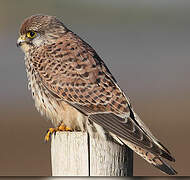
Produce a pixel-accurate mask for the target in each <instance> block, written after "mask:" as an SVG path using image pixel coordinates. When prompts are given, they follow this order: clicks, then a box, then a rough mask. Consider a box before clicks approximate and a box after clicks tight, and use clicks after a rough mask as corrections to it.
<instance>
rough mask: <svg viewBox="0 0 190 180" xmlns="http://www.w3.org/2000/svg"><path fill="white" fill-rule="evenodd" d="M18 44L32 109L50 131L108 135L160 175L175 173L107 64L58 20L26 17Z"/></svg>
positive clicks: (43, 16) (166, 155)
mask: <svg viewBox="0 0 190 180" xmlns="http://www.w3.org/2000/svg"><path fill="white" fill-rule="evenodd" d="M28 34H30V36H28ZM31 36H34V37H31ZM17 44H18V46H20V47H21V48H22V50H23V51H24V53H25V62H26V70H27V76H28V80H29V88H30V89H31V91H32V96H33V99H34V101H35V105H36V107H37V109H38V111H40V112H41V114H42V115H45V116H46V117H47V118H49V119H50V120H51V121H52V123H53V124H54V126H59V125H61V124H64V125H66V126H67V127H69V128H70V129H72V130H80V131H86V130H87V131H88V132H89V133H90V135H92V136H94V134H95V135H98V136H101V137H103V138H106V137H107V136H110V135H111V136H112V137H113V138H114V139H115V140H117V141H118V142H119V143H121V144H126V145H127V146H129V147H130V148H131V149H132V150H134V151H135V152H136V153H137V154H139V155H140V156H142V157H143V158H144V159H145V160H147V161H148V162H149V163H151V164H153V165H154V166H156V167H157V168H159V169H161V170H162V171H163V172H165V173H167V174H171V175H173V174H176V171H175V170H174V169H173V168H172V167H170V166H169V165H167V164H166V163H165V162H164V161H163V160H162V158H165V159H167V160H170V161H174V158H173V157H172V155H171V154H170V152H169V151H168V150H167V149H166V148H165V147H164V146H163V145H162V144H161V143H160V142H159V141H158V140H157V139H156V138H155V137H154V136H153V135H152V133H151V132H150V130H149V129H148V128H147V127H146V126H145V124H144V123H143V122H142V121H141V120H140V118H139V117H138V116H137V114H136V113H135V112H134V110H133V108H132V106H131V104H130V101H129V99H128V98H127V96H126V95H125V94H124V93H123V91H122V90H121V89H120V87H119V86H118V84H117V82H116V80H115V78H114V77H113V76H112V74H111V73H110V71H109V70H108V68H107V66H106V65H105V63H104V62H103V61H102V60H101V58H100V57H99V56H98V54H97V53H96V52H95V51H94V49H93V48H92V47H91V46H90V45H88V44H87V43H86V42H84V41H83V40H82V39H81V38H80V37H79V36H77V35H76V34H74V33H73V32H72V31H70V30H69V29H67V28H66V27H65V25H64V24H63V23H62V22H61V21H59V20H58V19H57V18H55V17H53V16H46V15H34V16H32V17H29V18H27V19H26V20H25V21H24V22H23V24H22V25H21V29H20V38H19V39H18V42H17Z"/></svg>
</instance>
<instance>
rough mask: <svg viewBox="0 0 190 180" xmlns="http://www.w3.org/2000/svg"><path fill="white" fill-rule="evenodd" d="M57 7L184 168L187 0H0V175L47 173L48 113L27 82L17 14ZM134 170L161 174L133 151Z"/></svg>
mask: <svg viewBox="0 0 190 180" xmlns="http://www.w3.org/2000/svg"><path fill="white" fill-rule="evenodd" d="M39 13H43V14H48V15H55V16H57V17H59V19H61V20H62V21H63V22H64V24H65V25H66V26H67V27H68V28H70V29H71V30H72V31H74V32H75V33H77V34H78V35H79V36H81V37H82V38H83V39H84V40H85V41H87V42H88V43H89V44H90V45H91V46H92V47H93V48H94V49H95V50H96V51H97V53H98V54H99V55H100V57H101V58H102V59H103V60H104V61H105V63H106V64H107V66H108V67H109V69H110V70H111V72H112V73H113V75H114V76H115V77H116V79H117V80H118V82H119V84H120V86H121V87H122V89H123V90H124V91H125V92H126V90H127V95H128V96H129V97H130V98H131V101H132V105H133V106H134V108H135V110H136V112H138V114H139V115H140V117H141V119H142V120H143V121H144V122H145V123H146V124H147V125H148V126H149V128H150V129H151V131H152V132H153V134H154V135H155V136H156V137H157V138H158V139H159V140H160V141H161V142H162V143H163V144H164V145H166V146H167V148H168V149H169V150H170V151H171V152H172V154H173V155H174V156H175V158H176V163H175V164H172V165H173V166H174V168H175V169H176V170H177V171H178V172H179V176H182V175H183V176H184V175H185V176H187V175H190V166H189V160H190V158H189V149H190V141H189V138H190V132H189V127H190V121H189V107H190V101H189V100H190V96H189V92H190V82H189V78H188V77H189V76H190V70H189V69H190V36H189V32H190V18H189V17H190V1H186V0H180V1H178V0H172V1H171V0H159V1H157V0H141V1H139V0H117V1H115V0H109V1H108V0H96V1H89V0H77V1H75V0H69V1H68V0H67V1H66V0H55V1H52V0H46V1H38V0H33V1H26V0H19V1H11V0H1V6H0V100H1V101H0V115H1V116H0V118H1V119H0V137H1V143H0V176H17V175H19V176H28V175H30V176H50V175H51V165H50V143H44V135H45V133H46V130H47V129H48V128H49V127H51V123H50V122H48V121H46V120H45V119H44V118H43V117H41V116H40V114H39V113H38V112H37V110H36V109H35V107H34V103H33V100H32V97H31V93H30V92H29V91H28V89H27V78H26V73H25V65H24V54H23V53H22V52H21V50H20V49H18V48H17V47H16V40H17V38H18V31H19V26H20V24H21V22H22V21H23V20H24V19H25V18H26V17H28V16H31V15H33V14H39ZM134 175H138V176H141V175H142V176H145V175H146V176H162V175H164V174H162V173H161V172H160V171H159V170H157V169H156V168H154V167H152V166H151V165H149V164H148V163H146V162H145V161H144V160H143V159H141V158H140V157H139V156H137V155H136V154H135V155H134Z"/></svg>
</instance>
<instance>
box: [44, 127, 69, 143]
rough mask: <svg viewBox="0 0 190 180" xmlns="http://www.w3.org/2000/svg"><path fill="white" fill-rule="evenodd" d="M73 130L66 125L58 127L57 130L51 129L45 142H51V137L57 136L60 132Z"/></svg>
mask: <svg viewBox="0 0 190 180" xmlns="http://www.w3.org/2000/svg"><path fill="white" fill-rule="evenodd" d="M71 130H72V129H71V128H69V127H67V126H65V125H60V126H59V127H56V128H49V129H48V131H47V134H46V136H45V142H47V141H49V139H50V137H51V135H52V134H55V133H56V132H58V131H71Z"/></svg>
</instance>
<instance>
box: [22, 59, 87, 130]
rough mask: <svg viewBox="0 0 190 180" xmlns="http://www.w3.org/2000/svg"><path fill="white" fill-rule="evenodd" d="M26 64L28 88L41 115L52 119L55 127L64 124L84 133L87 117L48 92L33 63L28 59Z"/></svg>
mask: <svg viewBox="0 0 190 180" xmlns="http://www.w3.org/2000/svg"><path fill="white" fill-rule="evenodd" d="M25 64H26V71H27V77H28V81H29V83H28V88H29V90H31V92H32V97H33V99H34V102H35V106H36V108H37V110H38V111H39V112H40V113H41V115H43V116H46V117H47V118H48V119H50V120H51V121H52V124H53V125H54V126H59V125H60V124H61V123H64V124H65V125H66V126H68V127H70V128H71V129H75V130H82V131H84V130H85V129H86V128H85V127H86V117H85V116H84V115H82V114H81V113H80V112H79V111H78V110H76V109H75V108H73V107H72V106H70V105H68V104H67V103H66V102H64V101H61V100H57V99H56V98H55V97H53V96H52V95H51V94H50V93H49V92H48V90H47V89H46V88H45V87H44V86H43V84H42V83H41V81H40V79H39V77H38V74H37V72H36V71H35V69H34V67H33V63H32V62H31V61H30V59H29V58H27V57H26V58H25Z"/></svg>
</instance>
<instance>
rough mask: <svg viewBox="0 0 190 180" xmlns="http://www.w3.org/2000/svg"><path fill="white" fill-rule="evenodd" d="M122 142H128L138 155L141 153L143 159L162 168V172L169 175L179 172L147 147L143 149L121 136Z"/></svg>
mask: <svg viewBox="0 0 190 180" xmlns="http://www.w3.org/2000/svg"><path fill="white" fill-rule="evenodd" d="M119 139H120V141H121V142H123V143H124V144H126V145H127V146H128V147H129V148H131V149H132V150H133V151H134V152H136V153H137V154H138V155H140V156H141V157H142V158H143V159H145V160H146V161H147V162H149V163H150V164H152V165H153V166H155V167H157V168H158V169H160V170H161V171H162V172H164V173H166V174H168V175H176V174H177V172H176V171H175V170H174V169H173V168H172V167H171V166H170V165H168V164H167V163H166V162H164V161H163V160H162V159H161V157H160V156H157V155H155V154H153V153H152V152H149V151H148V150H146V149H143V148H141V147H139V146H137V145H135V144H133V143H131V142H128V141H126V140H124V139H121V138H119Z"/></svg>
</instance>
